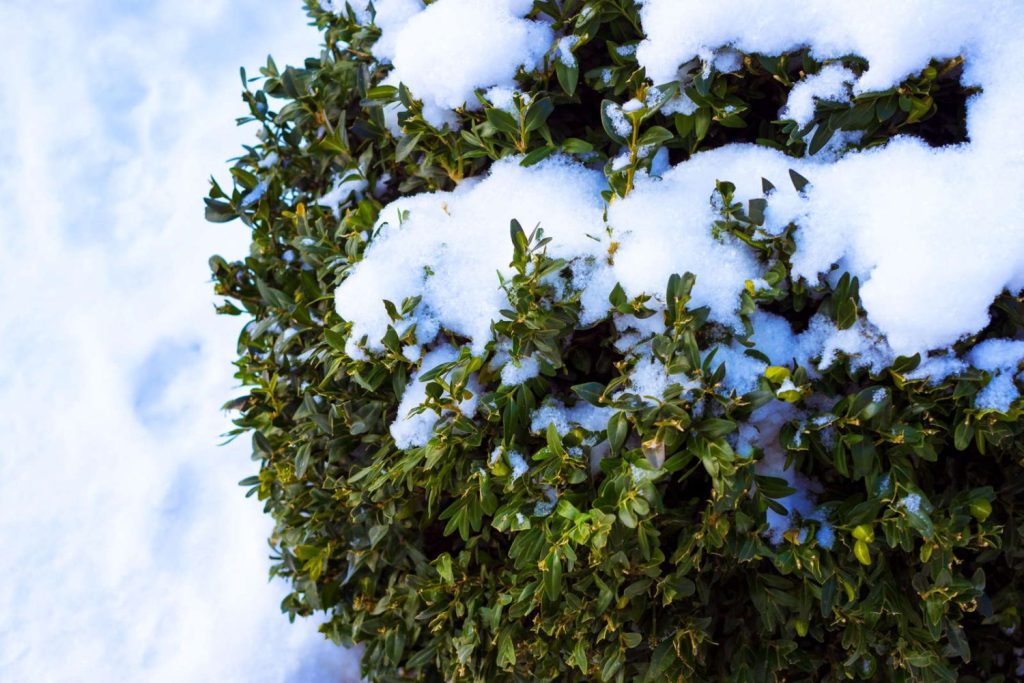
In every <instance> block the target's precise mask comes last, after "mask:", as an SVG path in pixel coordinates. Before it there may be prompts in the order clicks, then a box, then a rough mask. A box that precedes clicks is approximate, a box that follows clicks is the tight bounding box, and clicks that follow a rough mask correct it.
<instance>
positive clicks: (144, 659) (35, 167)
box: [0, 0, 359, 683]
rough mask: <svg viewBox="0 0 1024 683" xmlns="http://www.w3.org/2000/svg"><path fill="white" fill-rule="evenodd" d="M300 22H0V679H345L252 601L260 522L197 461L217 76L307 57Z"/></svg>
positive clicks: (224, 323) (44, 11)
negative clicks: (0, 297) (205, 209)
mask: <svg viewBox="0 0 1024 683" xmlns="http://www.w3.org/2000/svg"><path fill="white" fill-rule="evenodd" d="M318 40H319V39H318V36H317V34H316V33H315V32H314V31H312V30H310V29H309V28H308V27H307V26H306V19H305V17H304V16H303V12H302V9H301V4H295V3H270V4H266V5H265V6H263V7H261V8H260V11H258V12H254V11H253V7H252V4H251V3H246V2H241V1H240V0H212V1H209V2H192V1H189V2H178V1H173V2H172V1H170V0H154V1H153V2H144V3H128V2H104V1H100V0H81V1H80V2H74V3H58V4H47V5H38V4H35V3H31V2H24V1H22V0H14V1H13V2H3V3H0V42H2V44H3V45H4V58H5V65H6V67H7V69H8V71H7V74H6V76H5V78H6V85H7V87H6V88H5V89H4V90H3V91H0V159H2V164H0V201H2V203H3V206H4V213H3V217H0V245H2V246H0V286H2V289H3V292H4V306H3V311H2V313H0V339H3V348H4V353H3V355H2V357H0V433H2V434H3V438H4V447H3V454H2V456H0V538H3V542H4V550H5V552H4V554H3V557H2V559H0V573H2V575H3V577H4V580H3V582H2V584H0V613H2V614H3V620H2V622H0V672H2V673H0V678H2V679H3V680H4V681H5V683H34V682H36V681H97V682H103V681H122V680H123V681H153V682H155V683H170V682H172V681H175V682H177V681H222V682H225V683H231V682H237V683H251V682H254V683H296V682H300V681H301V682H303V683H307V682H308V683H318V682H321V681H323V682H327V681H330V682H332V683H339V682H345V681H348V682H353V681H356V680H358V679H359V673H358V662H357V658H356V657H354V656H353V654H352V653H346V652H345V651H344V650H342V649H339V648H337V647H336V646H334V645H331V644H329V643H326V642H325V641H324V639H323V636H322V635H321V634H319V633H318V632H317V630H316V629H317V626H318V624H319V622H320V621H321V618H320V617H313V618H311V619H307V620H300V621H299V622H297V623H295V624H291V623H289V621H288V619H287V617H285V616H284V615H282V614H281V611H280V601H281V599H282V598H283V597H284V596H285V594H286V593H287V588H286V585H285V583H284V582H283V581H273V582H268V580H267V571H268V569H269V567H270V564H271V562H270V560H269V558H268V555H269V554H270V549H269V547H268V546H267V543H266V539H267V537H268V536H269V535H270V533H271V530H272V527H273V523H272V520H271V519H270V518H269V517H267V516H266V515H264V514H263V510H262V504H260V503H259V502H257V501H256V500H255V499H252V498H251V499H246V498H244V491H245V490H244V489H243V488H241V487H239V486H237V485H236V482H237V481H239V480H240V479H242V478H243V477H247V476H250V475H252V474H254V473H255V471H256V465H255V464H254V463H253V462H252V461H251V460H250V454H251V445H250V443H249V440H248V439H247V438H241V439H239V440H237V441H235V442H232V443H231V444H229V445H227V446H224V447H218V444H219V443H220V442H221V441H222V440H223V439H222V438H221V436H220V435H221V434H223V433H224V432H226V431H227V430H228V429H230V428H231V425H230V422H229V416H227V415H225V414H223V413H222V412H221V411H220V405H221V404H222V403H224V401H226V400H228V399H230V398H232V397H234V396H238V395H240V394H241V393H243V391H242V390H241V389H239V387H238V386H237V381H236V380H234V379H233V378H232V377H231V375H232V372H233V367H232V365H231V362H232V361H233V360H234V359H235V357H236V343H237V337H238V331H239V326H240V320H239V319H238V318H228V317H220V316H216V315H215V314H214V312H213V310H212V307H211V301H212V298H213V297H212V294H211V285H210V282H209V279H210V274H209V270H208V267H207V258H208V257H209V255H210V254H211V253H214V252H220V253H222V254H223V255H224V256H226V257H228V258H241V257H244V256H245V255H246V254H247V253H248V248H249V241H250V233H249V232H248V230H246V229H245V228H244V226H242V225H241V224H239V223H233V224H229V225H223V226H222V225H217V226H214V225H211V224H209V223H206V221H204V220H203V215H202V201H201V198H202V197H203V196H205V194H206V192H207V190H208V184H207V178H209V176H210V174H211V173H215V174H216V175H217V177H218V178H219V179H220V180H221V182H222V184H223V183H225V181H226V182H227V184H230V177H229V176H228V174H227V169H226V165H227V164H226V161H225V160H227V159H229V158H232V157H235V156H237V155H238V154H239V153H240V152H241V151H242V149H241V145H242V144H253V139H252V135H253V132H254V129H255V127H252V126H250V127H246V128H242V129H238V128H236V126H235V123H234V119H235V117H237V116H243V115H245V114H246V113H247V111H246V109H245V107H244V104H243V103H242V102H241V101H240V99H239V96H238V91H239V88H240V85H239V80H238V67H239V65H241V64H245V65H246V67H247V70H248V71H249V74H250V75H251V74H253V73H255V72H256V69H257V67H259V66H260V65H262V64H265V62H266V55H267V52H268V51H270V52H272V53H273V54H274V56H275V58H277V60H278V64H280V65H282V66H283V65H284V64H286V63H290V64H301V62H302V59H303V58H304V57H306V56H307V55H309V54H313V53H315V52H316V50H317V42H318Z"/></svg>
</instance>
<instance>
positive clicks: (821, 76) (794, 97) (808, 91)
mask: <svg viewBox="0 0 1024 683" xmlns="http://www.w3.org/2000/svg"><path fill="white" fill-rule="evenodd" d="M855 80H857V76H856V75H855V74H854V73H853V72H852V71H850V70H849V69H847V68H846V67H844V66H842V65H841V64H829V65H827V66H825V67H823V68H822V70H821V71H819V72H818V73H816V74H814V75H812V76H808V77H806V78H804V79H803V80H802V81H800V82H798V83H797V84H796V85H794V86H793V89H792V90H790V91H789V99H788V100H787V101H786V106H785V107H784V108H783V110H782V111H781V112H779V117H780V118H784V119H793V120H794V121H796V122H797V123H798V124H799V125H800V126H806V125H807V124H808V123H810V122H811V119H812V118H814V108H815V105H816V102H815V100H817V99H821V100H831V99H836V100H840V101H842V100H845V99H846V98H845V97H843V96H844V95H846V93H847V86H848V85H849V84H851V83H853V82H854V81H855Z"/></svg>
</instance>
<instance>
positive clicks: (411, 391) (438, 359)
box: [390, 344, 481, 448]
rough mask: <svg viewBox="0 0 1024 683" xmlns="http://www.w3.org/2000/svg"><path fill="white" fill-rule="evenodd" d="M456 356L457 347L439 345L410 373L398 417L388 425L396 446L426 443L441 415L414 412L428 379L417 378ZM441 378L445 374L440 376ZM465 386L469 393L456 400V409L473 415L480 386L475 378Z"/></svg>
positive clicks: (428, 411) (422, 395)
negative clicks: (466, 396) (423, 380)
mask: <svg viewBox="0 0 1024 683" xmlns="http://www.w3.org/2000/svg"><path fill="white" fill-rule="evenodd" d="M458 357H459V352H458V350H457V349H456V348H455V347H454V346H451V345H450V344H442V345H440V346H438V347H436V348H434V349H433V350H432V351H430V352H428V353H427V354H426V355H424V356H423V359H422V361H421V362H420V369H421V370H420V371H417V372H415V373H413V375H412V377H410V378H409V384H408V385H407V386H406V389H405V392H404V393H403V394H402V399H401V400H400V401H399V403H398V417H397V418H396V419H395V422H394V423H393V424H392V425H391V427H390V430H391V437H392V438H393V439H394V440H395V445H396V446H398V447H399V448H415V447H417V446H426V445H427V442H428V441H430V437H431V436H432V435H433V433H434V427H435V426H436V425H437V423H438V422H439V421H440V420H441V418H442V416H441V415H439V414H438V413H437V411H435V410H432V409H429V408H428V409H426V410H423V411H422V412H418V413H416V412H413V411H414V410H415V409H416V408H417V407H418V406H420V405H422V404H423V402H424V401H426V399H427V384H428V382H422V381H420V374H421V372H422V371H427V370H433V369H434V368H436V367H437V366H438V365H442V364H444V363H450V362H452V361H454V360H455V359H457V358H458ZM442 377H444V376H443V375H442ZM467 389H468V390H469V391H470V392H471V393H472V396H470V397H469V398H467V399H464V400H463V401H461V402H460V403H459V411H460V412H462V414H463V415H466V416H468V417H472V416H473V415H474V413H476V407H477V404H478V403H479V401H480V393H481V392H480V387H479V385H478V384H477V383H476V381H475V379H473V378H471V379H470V382H469V385H468V386H467Z"/></svg>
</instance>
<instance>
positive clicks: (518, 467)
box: [505, 451, 530, 481]
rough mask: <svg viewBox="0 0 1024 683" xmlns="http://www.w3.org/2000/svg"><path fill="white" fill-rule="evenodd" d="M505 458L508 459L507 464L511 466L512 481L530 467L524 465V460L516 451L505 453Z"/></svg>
mask: <svg viewBox="0 0 1024 683" xmlns="http://www.w3.org/2000/svg"><path fill="white" fill-rule="evenodd" d="M505 457H506V458H507V459H508V464H509V465H511V466H512V480H513V481H515V480H516V479H518V478H519V477H521V476H523V475H524V474H526V473H527V472H528V471H529V470H530V466H529V465H527V464H526V459H525V458H523V456H522V454H521V453H519V452H518V451H505Z"/></svg>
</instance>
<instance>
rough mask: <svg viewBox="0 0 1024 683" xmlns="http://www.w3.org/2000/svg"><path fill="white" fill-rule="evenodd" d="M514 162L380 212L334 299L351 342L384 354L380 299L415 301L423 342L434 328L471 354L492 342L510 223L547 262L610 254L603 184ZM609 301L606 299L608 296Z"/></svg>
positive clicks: (554, 164)
mask: <svg viewBox="0 0 1024 683" xmlns="http://www.w3.org/2000/svg"><path fill="white" fill-rule="evenodd" d="M518 161H519V160H518V159H506V160H503V161H499V162H497V163H495V164H494V165H493V166H492V168H491V171H490V173H489V174H488V175H487V176H486V177H484V178H483V179H479V180H468V181H465V182H463V183H462V184H461V185H460V186H459V187H458V189H456V190H455V191H454V192H435V193H429V194H421V195H415V196H412V197H403V198H401V199H398V200H396V201H394V202H392V203H391V204H389V205H387V206H386V207H384V209H383V210H382V211H381V214H380V219H379V220H378V223H377V227H376V228H375V236H374V238H373V240H372V241H371V243H370V246H369V247H368V249H367V252H366V254H365V257H364V259H363V260H362V261H360V262H359V263H357V264H356V265H355V266H354V267H353V269H352V271H351V273H350V275H349V276H348V277H347V278H346V279H345V280H344V281H343V282H342V283H341V285H340V286H339V287H338V289H337V292H336V299H335V300H336V305H337V310H338V313H339V314H340V315H341V317H342V318H344V319H345V320H348V321H350V322H352V324H353V328H352V335H351V337H352V338H353V339H355V340H358V339H360V338H362V337H363V336H365V337H366V348H367V349H369V350H370V351H377V352H382V351H383V350H384V345H383V343H382V342H381V339H382V338H383V336H384V334H385V333H386V332H387V328H388V325H389V324H391V319H390V318H389V317H388V315H387V311H386V310H385V308H384V305H383V303H382V301H383V300H384V299H387V300H388V301H391V302H393V303H395V304H396V305H398V306H401V303H402V301H403V300H405V299H406V298H409V297H414V296H422V297H423V298H422V300H421V302H420V304H419V305H418V306H417V308H416V310H415V314H414V316H413V320H412V322H415V324H416V325H417V330H416V331H417V338H418V339H419V340H420V342H421V343H425V342H429V341H430V339H431V338H432V337H433V334H434V333H436V331H437V329H438V326H440V327H441V328H444V329H445V330H448V331H451V332H454V333H456V334H458V335H461V336H463V337H467V338H469V339H470V340H471V344H470V345H471V348H472V350H473V352H474V353H476V354H481V353H483V352H484V349H485V347H486V345H487V344H488V343H489V342H490V340H491V323H492V322H494V321H497V320H500V319H501V313H500V311H501V309H502V308H507V307H508V297H506V296H505V293H504V291H503V290H502V289H501V287H500V283H499V280H498V277H497V275H496V273H497V272H501V273H503V274H505V275H508V276H511V274H512V271H511V268H510V267H509V263H510V261H511V260H512V241H511V238H510V237H509V224H510V222H511V221H512V219H513V218H515V219H517V220H519V222H520V223H521V224H522V226H523V228H524V229H525V230H527V231H530V230H531V229H533V227H534V226H536V225H542V226H543V228H544V233H545V235H547V236H549V237H552V238H553V239H552V242H551V244H550V245H549V247H548V253H549V254H550V255H551V256H553V257H554V258H567V259H572V258H581V257H584V258H585V257H587V256H590V257H593V258H597V257H599V256H600V255H601V254H602V253H606V252H607V244H606V239H605V238H602V233H603V231H604V227H603V222H602V212H603V210H604V200H603V199H602V198H601V190H602V189H604V185H605V180H604V176H603V175H602V174H601V173H600V172H599V171H592V170H589V169H586V168H584V167H583V166H580V165H579V164H575V163H572V162H571V161H569V160H567V159H564V158H553V159H549V160H546V161H544V162H542V163H540V164H538V165H537V166H534V167H530V168H523V167H522V166H520V165H519V164H518ZM605 303H607V295H606V296H605Z"/></svg>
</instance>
